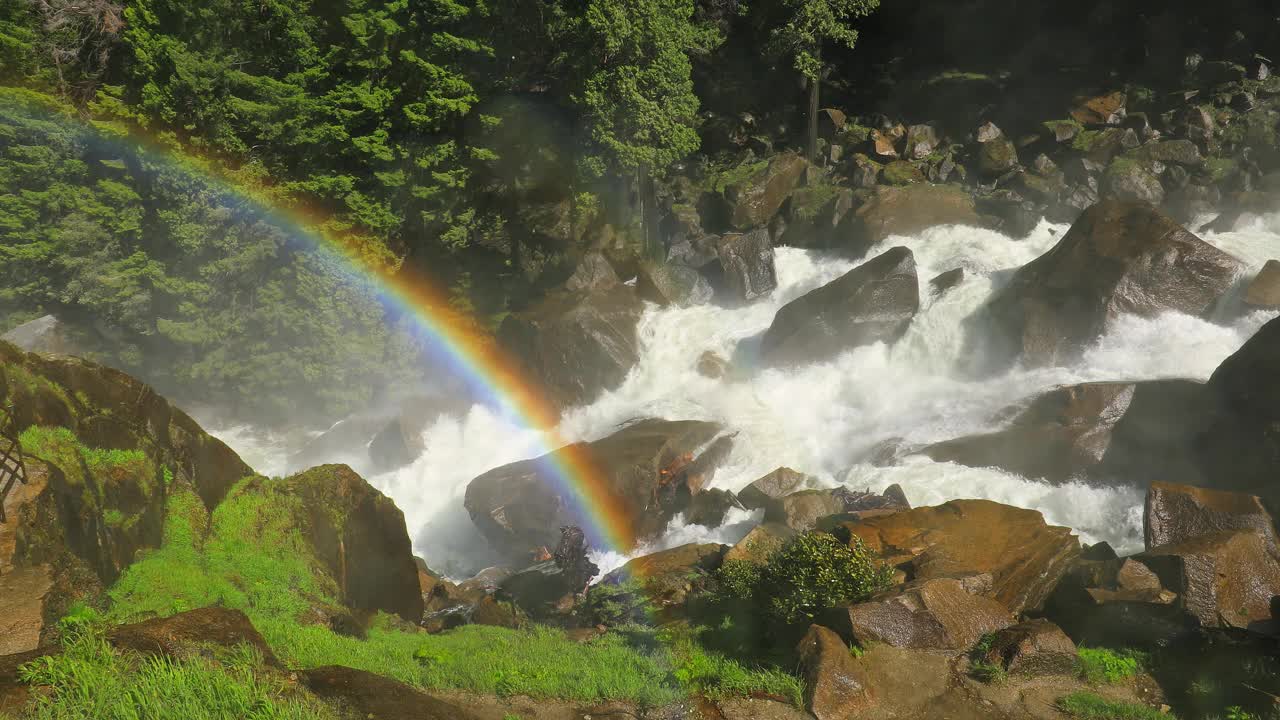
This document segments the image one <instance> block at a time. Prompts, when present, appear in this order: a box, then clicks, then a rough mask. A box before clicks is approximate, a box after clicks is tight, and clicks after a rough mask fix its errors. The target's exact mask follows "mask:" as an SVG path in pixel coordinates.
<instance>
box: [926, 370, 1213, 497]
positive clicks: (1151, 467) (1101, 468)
mask: <svg viewBox="0 0 1280 720" xmlns="http://www.w3.org/2000/svg"><path fill="white" fill-rule="evenodd" d="M1205 402H1206V391H1205V387H1204V385H1202V384H1200V383H1197V382H1194V381H1191V380H1148V381H1143V382H1096V383H1082V384H1080V385H1063V386H1061V387H1057V388H1054V389H1053V390H1050V391H1049V392H1046V393H1044V394H1042V395H1040V396H1038V397H1036V398H1035V399H1033V400H1032V401H1031V403H1030V404H1029V405H1028V406H1027V407H1025V408H1023V409H1021V410H1018V411H1017V414H1016V415H1014V417H1013V419H1012V420H1011V421H1010V422H1009V423H1008V424H1007V425H1006V426H1005V427H1004V428H1003V429H1001V430H997V431H994V432H990V433H982V434H979V435H969V436H965V437H960V438H955V439H952V440H946V441H943V442H939V443H934V444H933V445H929V446H927V447H925V448H923V449H921V450H920V452H921V453H922V454H924V455H927V456H929V457H930V458H933V459H934V460H937V461H939V462H955V463H959V464H961V465H968V466H970V467H998V468H1001V469H1003V470H1006V471H1008V472H1012V473H1016V474H1019V475H1022V476H1024V477H1030V478H1042V479H1045V480H1049V481H1051V482H1066V481H1068V480H1072V479H1077V480H1081V479H1083V480H1096V481H1098V482H1116V481H1124V482H1130V483H1135V484H1140V483H1143V482H1146V481H1149V480H1152V479H1156V478H1169V477H1175V478H1182V479H1190V478H1189V477H1188V475H1187V473H1189V472H1192V469H1191V467H1190V455H1189V453H1190V451H1191V449H1192V443H1193V440H1194V438H1195V436H1196V433H1197V432H1198V431H1199V429H1200V427H1201V423H1202V417H1201V409H1202V408H1203V407H1205Z"/></svg>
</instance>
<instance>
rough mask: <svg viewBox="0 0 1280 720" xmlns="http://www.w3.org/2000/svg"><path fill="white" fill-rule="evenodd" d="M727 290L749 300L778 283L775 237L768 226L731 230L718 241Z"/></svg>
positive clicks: (769, 291) (739, 300)
mask: <svg viewBox="0 0 1280 720" xmlns="http://www.w3.org/2000/svg"><path fill="white" fill-rule="evenodd" d="M716 253H717V255H718V256H719V258H720V267H721V269H722V270H723V272H724V286H725V291H726V292H727V293H728V295H729V297H730V298H731V299H733V300H735V301H738V302H750V301H752V300H755V299H756V298H759V297H763V296H765V295H768V294H769V293H771V292H773V290H774V288H776V287H778V274H777V269H776V267H775V266H774V262H773V241H772V240H771V239H770V237H769V231H768V230H766V229H760V230H753V231H752V232H749V233H746V234H729V235H725V236H724V237H722V238H720V241H719V242H718V243H717V244H716Z"/></svg>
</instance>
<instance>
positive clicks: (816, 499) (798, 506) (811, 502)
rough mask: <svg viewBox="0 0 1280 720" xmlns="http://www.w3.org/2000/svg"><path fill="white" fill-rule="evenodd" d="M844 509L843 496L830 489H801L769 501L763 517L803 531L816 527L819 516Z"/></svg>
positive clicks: (766, 520) (834, 513)
mask: <svg viewBox="0 0 1280 720" xmlns="http://www.w3.org/2000/svg"><path fill="white" fill-rule="evenodd" d="M844 511H845V502H844V498H843V497H841V496H840V495H838V494H836V493H835V492H833V491H831V490H801V491H800V492H795V493H791V494H790V495H787V496H785V497H782V498H778V499H776V500H773V501H772V502H770V503H769V504H768V505H767V506H766V508H765V513H764V519H765V522H771V523H778V524H780V525H785V526H786V527H788V528H790V529H792V530H795V531H797V532H804V531H806V530H812V529H813V528H814V527H816V526H817V524H818V520H819V519H820V518H824V517H826V516H828V515H836V514H838V513H843V512H844Z"/></svg>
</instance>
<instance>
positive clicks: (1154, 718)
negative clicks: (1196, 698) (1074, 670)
mask: <svg viewBox="0 0 1280 720" xmlns="http://www.w3.org/2000/svg"><path fill="white" fill-rule="evenodd" d="M1057 706H1058V709H1059V710H1061V711H1062V712H1064V713H1066V714H1067V715H1069V716H1071V717H1073V718H1079V720H1177V717H1176V716H1175V715H1172V714H1169V713H1162V712H1160V711H1159V710H1156V709H1155V708H1150V707H1147V706H1146V705H1139V704H1137V703H1126V702H1118V701H1115V700H1107V699H1106V698H1103V697H1100V696H1098V695H1094V694H1093V693H1087V692H1075V693H1071V694H1070V695H1067V696H1066V697H1063V698H1060V699H1059V700H1058V703H1057Z"/></svg>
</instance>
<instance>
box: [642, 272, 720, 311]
mask: <svg viewBox="0 0 1280 720" xmlns="http://www.w3.org/2000/svg"><path fill="white" fill-rule="evenodd" d="M637 272H638V275H637V276H636V293H637V294H638V295H639V296H640V297H641V298H643V299H645V300H648V301H649V302H652V303H657V304H658V305H663V306H666V305H676V306H680V307H684V306H689V305H702V304H704V303H707V302H710V301H711V295H712V290H711V283H710V282H708V281H707V279H706V278H705V277H703V276H702V273H700V272H698V271H697V270H694V269H693V268H691V267H685V266H684V265H672V264H666V263H655V262H650V261H644V262H641V263H640V265H639V268H638V269H637Z"/></svg>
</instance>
